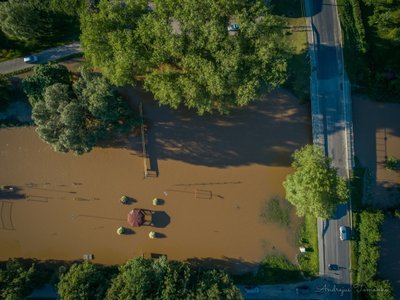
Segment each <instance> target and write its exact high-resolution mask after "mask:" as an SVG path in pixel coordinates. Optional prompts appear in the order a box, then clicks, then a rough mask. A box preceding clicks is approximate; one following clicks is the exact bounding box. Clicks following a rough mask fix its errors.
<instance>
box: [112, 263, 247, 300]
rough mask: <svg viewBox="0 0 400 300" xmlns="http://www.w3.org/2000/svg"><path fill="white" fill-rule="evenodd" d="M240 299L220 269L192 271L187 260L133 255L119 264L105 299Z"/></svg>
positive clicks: (229, 280) (231, 283) (235, 289)
mask: <svg viewBox="0 0 400 300" xmlns="http://www.w3.org/2000/svg"><path fill="white" fill-rule="evenodd" d="M206 298H207V299H215V300H217V299H232V300H233V299H235V300H236V299H242V297H241V295H240V292H239V290H238V289H237V288H236V287H235V286H234V284H233V282H232V280H231V279H230V278H229V276H228V275H227V274H226V273H225V272H223V271H216V270H213V271H205V272H201V271H194V270H193V269H191V268H190V265H189V264H187V263H182V262H176V261H168V260H167V259H166V258H165V257H161V258H159V259H157V260H146V259H143V258H137V259H133V260H130V261H128V262H127V263H126V264H125V265H123V266H121V267H120V271H119V274H118V276H117V277H115V278H114V279H113V281H112V284H111V286H110V288H109V289H108V292H107V296H106V299H108V300H119V299H121V300H122V299H138V300H140V299H182V300H183V299H188V300H189V299H206Z"/></svg>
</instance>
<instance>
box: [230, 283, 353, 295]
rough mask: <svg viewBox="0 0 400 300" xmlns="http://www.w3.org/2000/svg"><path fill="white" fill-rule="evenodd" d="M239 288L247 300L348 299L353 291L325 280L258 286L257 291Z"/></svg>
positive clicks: (242, 286) (243, 287)
mask: <svg viewBox="0 0 400 300" xmlns="http://www.w3.org/2000/svg"><path fill="white" fill-rule="evenodd" d="M238 288H239V289H240V292H241V293H242V295H243V298H244V299H245V300H266V299H270V300H272V299H275V300H299V299H313V300H317V299H318V300H333V299H346V297H348V296H346V295H348V294H351V289H348V288H346V287H345V286H344V285H340V284H336V283H334V282H333V281H331V280H326V279H324V278H318V279H315V280H313V281H304V282H299V283H295V284H272V285H258V286H256V289H254V288H252V289H246V286H244V285H238Z"/></svg>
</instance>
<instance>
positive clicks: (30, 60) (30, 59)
mask: <svg viewBox="0 0 400 300" xmlns="http://www.w3.org/2000/svg"><path fill="white" fill-rule="evenodd" d="M37 61H38V57H37V56H36V55H30V56H27V57H24V63H27V64H31V63H34V62H37Z"/></svg>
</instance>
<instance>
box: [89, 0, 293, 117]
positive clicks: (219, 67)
mask: <svg viewBox="0 0 400 300" xmlns="http://www.w3.org/2000/svg"><path fill="white" fill-rule="evenodd" d="M147 5H148V2H147V1H140V0H136V1H134V0H132V1H125V2H124V4H121V3H120V2H113V1H106V0H101V1H100V3H99V5H98V11H96V12H86V13H84V14H83V15H82V18H81V24H82V25H81V27H82V35H81V40H82V43H83V47H84V51H85V56H86V57H87V58H88V60H89V61H90V62H91V63H92V64H93V65H94V66H96V67H99V68H101V69H102V71H103V73H104V74H105V76H106V77H107V78H109V79H110V80H111V82H112V83H113V84H116V85H125V84H135V83H136V81H137V80H142V79H143V80H144V86H145V88H146V89H147V90H149V91H151V92H152V93H153V94H154V96H155V98H156V100H158V101H159V102H160V103H161V104H166V105H170V106H171V107H173V108H177V107H178V106H179V105H185V106H187V107H189V108H193V109H195V110H196V111H197V112H198V113H199V114H203V113H206V112H212V111H214V110H217V111H219V112H220V113H226V112H228V111H229V109H230V108H232V107H234V106H244V105H247V104H248V103H249V102H251V101H253V100H255V99H256V98H257V96H258V95H259V94H260V92H261V88H265V90H271V89H273V88H275V87H277V86H279V85H280V84H282V83H283V82H284V80H285V78H286V65H287V63H286V60H287V54H286V51H285V45H284V43H283V42H282V39H281V36H282V34H283V31H282V29H283V23H282V21H281V19H279V18H277V17H275V16H273V15H271V14H270V12H269V9H268V7H267V6H266V5H265V4H264V2H263V1H261V0H256V1H241V0H229V1H228V0H221V1H207V4H205V3H204V1H200V0H196V1H180V2H179V1H173V0H162V1H161V0H156V1H153V5H152V8H149V7H147ZM230 23H238V24H239V25H240V30H239V31H238V32H236V34H235V33H232V32H228V29H227V27H228V25H229V24H230Z"/></svg>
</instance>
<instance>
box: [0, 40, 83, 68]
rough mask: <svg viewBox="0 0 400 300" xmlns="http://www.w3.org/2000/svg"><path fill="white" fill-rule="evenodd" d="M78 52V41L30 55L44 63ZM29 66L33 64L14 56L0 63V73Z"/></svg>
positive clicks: (79, 48) (79, 50)
mask: <svg viewBox="0 0 400 300" xmlns="http://www.w3.org/2000/svg"><path fill="white" fill-rule="evenodd" d="M80 52H82V50H81V47H80V43H79V42H74V43H72V44H68V45H64V46H60V47H56V48H51V49H48V50H45V51H42V52H39V53H32V55H36V56H37V57H38V62H37V63H38V64H44V63H47V62H49V61H53V60H58V59H60V58H63V57H66V56H69V55H72V54H77V53H80ZM31 66H33V64H27V63H24V59H23V58H22V57H21V58H16V59H12V60H8V61H5V62H2V63H0V73H1V74H8V73H12V72H15V71H19V70H23V69H26V68H29V67H31Z"/></svg>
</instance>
